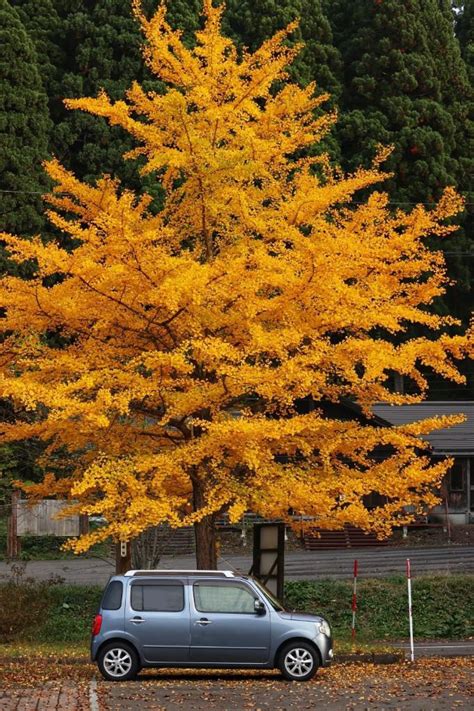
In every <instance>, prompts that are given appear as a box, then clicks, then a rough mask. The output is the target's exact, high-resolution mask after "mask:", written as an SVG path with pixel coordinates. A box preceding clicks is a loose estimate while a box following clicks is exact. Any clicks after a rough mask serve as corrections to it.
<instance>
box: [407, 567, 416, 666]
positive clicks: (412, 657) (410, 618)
mask: <svg viewBox="0 0 474 711" xmlns="http://www.w3.org/2000/svg"><path fill="white" fill-rule="evenodd" d="M407 585H408V624H409V628H410V660H411V661H412V662H414V661H415V645H414V641H413V610H412V604H411V565H410V559H409V558H407Z"/></svg>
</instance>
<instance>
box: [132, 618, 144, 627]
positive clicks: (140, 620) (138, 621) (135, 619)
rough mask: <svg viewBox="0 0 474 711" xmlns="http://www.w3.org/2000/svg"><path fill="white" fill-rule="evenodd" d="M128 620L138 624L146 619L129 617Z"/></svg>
mask: <svg viewBox="0 0 474 711" xmlns="http://www.w3.org/2000/svg"><path fill="white" fill-rule="evenodd" d="M130 622H134V623H135V624H136V625H139V624H141V623H142V622H146V620H144V619H143V617H131V618H130Z"/></svg>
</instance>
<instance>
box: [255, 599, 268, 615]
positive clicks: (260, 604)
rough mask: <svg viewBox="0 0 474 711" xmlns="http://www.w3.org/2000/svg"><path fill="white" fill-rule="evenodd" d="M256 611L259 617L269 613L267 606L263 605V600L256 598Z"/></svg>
mask: <svg viewBox="0 0 474 711" xmlns="http://www.w3.org/2000/svg"><path fill="white" fill-rule="evenodd" d="M254 610H255V612H256V613H257V615H265V614H266V612H267V610H266V608H265V605H264V604H263V602H262V601H261V600H259V599H258V597H256V598H255V602H254Z"/></svg>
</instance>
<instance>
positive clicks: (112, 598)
mask: <svg viewBox="0 0 474 711" xmlns="http://www.w3.org/2000/svg"><path fill="white" fill-rule="evenodd" d="M122 591H123V585H122V583H121V582H120V580H112V582H111V583H109V585H108V586H107V590H106V591H105V593H104V597H103V598H102V603H101V607H102V609H103V610H119V609H120V607H121V606H122Z"/></svg>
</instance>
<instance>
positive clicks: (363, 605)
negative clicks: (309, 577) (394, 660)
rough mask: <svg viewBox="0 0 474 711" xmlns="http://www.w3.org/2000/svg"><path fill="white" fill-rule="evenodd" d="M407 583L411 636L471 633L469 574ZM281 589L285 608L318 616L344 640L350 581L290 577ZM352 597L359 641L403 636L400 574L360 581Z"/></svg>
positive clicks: (473, 597)
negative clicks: (410, 591) (410, 599)
mask: <svg viewBox="0 0 474 711" xmlns="http://www.w3.org/2000/svg"><path fill="white" fill-rule="evenodd" d="M412 583H413V622H414V633H415V637H417V638H418V639H430V638H432V639H436V638H450V639H462V638H465V637H470V636H472V635H473V634H474V576H472V575H449V576H426V577H420V578H416V579H414V580H413V581H412ZM285 593H286V602H287V605H288V607H289V608H292V609H297V610H304V611H305V612H313V613H320V614H323V615H324V616H326V617H327V618H328V620H329V622H330V623H331V625H332V628H333V633H334V636H335V638H336V639H340V640H348V639H349V638H350V633H351V620H352V611H351V600H352V585H351V583H350V582H346V581H336V580H323V581H318V582H316V581H301V582H296V581H295V582H293V581H290V582H287V584H286V586H285ZM357 598H358V599H357V603H358V609H357V638H358V640H360V642H371V641H374V640H381V641H383V640H390V639H406V638H407V637H408V619H407V592H406V580H405V578H403V577H393V578H384V579H372V580H361V581H359V583H358V596H357Z"/></svg>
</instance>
